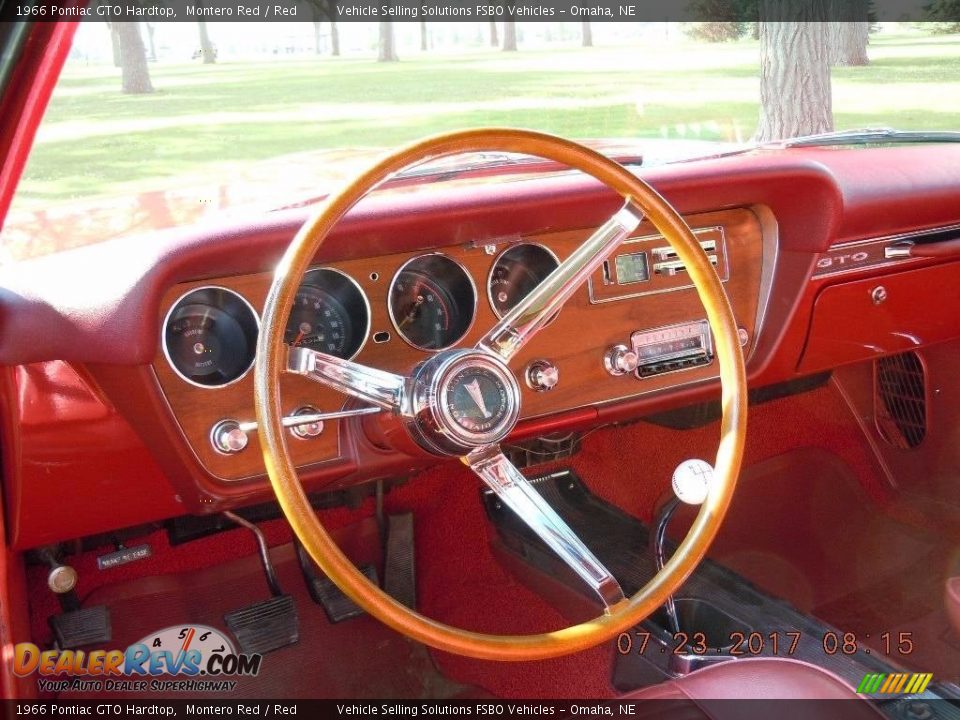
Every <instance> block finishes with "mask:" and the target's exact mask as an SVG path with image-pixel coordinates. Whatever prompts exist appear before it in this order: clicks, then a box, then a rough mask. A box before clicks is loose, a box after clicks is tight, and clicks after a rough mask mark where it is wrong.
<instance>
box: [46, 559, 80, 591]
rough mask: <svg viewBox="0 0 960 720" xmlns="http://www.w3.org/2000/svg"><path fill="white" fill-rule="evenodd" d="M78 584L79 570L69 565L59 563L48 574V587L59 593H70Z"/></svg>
mask: <svg viewBox="0 0 960 720" xmlns="http://www.w3.org/2000/svg"><path fill="white" fill-rule="evenodd" d="M76 586H77V571H76V570H74V569H73V568H72V567H70V566H69V565H57V566H56V567H54V568H53V569H52V570H50V574H49V575H47V587H49V588H50V589H51V590H52V591H53V592H55V593H57V594H58V595H62V594H63V593H68V592H70V591H71V590H73V589H74V588H75V587H76Z"/></svg>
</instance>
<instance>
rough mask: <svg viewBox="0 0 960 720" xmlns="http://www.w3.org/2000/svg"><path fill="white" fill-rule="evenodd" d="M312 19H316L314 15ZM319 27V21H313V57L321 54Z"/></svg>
mask: <svg viewBox="0 0 960 720" xmlns="http://www.w3.org/2000/svg"><path fill="white" fill-rule="evenodd" d="M314 17H316V15H314ZM320 27H321V25H320V21H319V20H314V21H313V53H314V55H322V54H323V48H322V46H321V44H320Z"/></svg>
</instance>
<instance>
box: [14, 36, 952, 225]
mask: <svg viewBox="0 0 960 720" xmlns="http://www.w3.org/2000/svg"><path fill="white" fill-rule="evenodd" d="M870 57H871V61H872V64H871V65H870V66H869V67H865V68H841V69H837V70H835V71H834V76H833V77H834V83H833V88H834V113H835V122H836V126H837V128H838V129H842V128H850V127H857V126H862V125H890V126H894V127H900V128H910V129H914V128H915V129H960V36H943V37H924V36H911V37H889V38H884V37H880V38H874V39H873V41H872V44H871V47H870ZM758 65H759V50H758V46H757V43H755V42H753V41H743V42H739V43H732V44H725V45H707V44H699V43H692V42H685V41H681V42H680V43H674V44H669V45H668V44H661V45H642V46H641V45H638V46H637V47H615V48H605V47H598V48H592V49H582V48H573V47H569V48H563V49H551V50H537V51H533V50H523V49H521V51H520V52H519V53H516V54H504V53H500V52H496V51H493V50H490V51H483V52H480V51H478V52H473V53H470V54H464V55H461V56H455V57H454V56H431V55H429V54H422V55H421V54H417V55H413V54H410V55H408V56H407V57H404V58H403V60H402V62H400V63H398V64H391V65H381V64H377V63H375V62H373V61H372V60H368V59H342V60H334V59H330V58H320V57H317V58H309V59H301V60H297V61H284V62H269V63H262V64H254V63H227V62H224V63H221V64H217V65H206V66H205V65H156V66H152V67H151V73H152V77H153V83H154V86H155V87H156V88H157V92H155V93H154V94H152V95H145V96H127V95H123V94H122V93H120V91H119V85H120V82H119V77H118V71H117V70H115V69H114V68H112V67H106V68H101V67H96V68H87V67H71V66H68V68H67V70H66V71H65V72H64V75H63V77H62V79H61V82H60V85H59V87H58V90H57V92H56V94H55V96H54V98H53V101H52V102H51V105H50V108H49V111H48V113H47V118H46V121H45V124H44V126H43V128H42V131H41V134H40V136H39V138H38V142H37V144H36V147H35V149H34V152H33V155H32V157H31V160H30V163H29V165H28V168H27V171H26V174H25V177H24V181H23V183H22V185H21V188H20V197H19V198H18V202H22V203H24V204H25V205H26V206H37V205H41V204H44V205H45V204H48V203H49V202H50V201H62V200H66V199H71V198H77V197H87V196H93V195H102V194H107V195H114V194H120V193H123V192H124V191H129V190H131V189H136V188H139V189H142V188H145V187H152V186H157V187H168V186H171V185H172V184H177V183H178V182H183V181H184V179H185V178H192V179H194V180H195V179H197V178H202V179H204V180H206V181H228V180H229V177H230V173H231V171H232V169H235V168H237V167H238V166H240V165H242V164H244V163H250V162H252V161H258V160H265V159H269V158H273V157H277V156H280V155H284V154H287V153H295V152H302V151H307V150H317V149H325V148H341V147H390V146H394V145H396V144H398V143H402V142H405V141H409V140H413V139H415V138H418V137H422V136H425V135H427V134H430V133H434V132H440V131H443V130H451V129H456V128H462V127H469V126H479V125H494V124H496V125H512V126H520V127H530V128H536V129H540V130H545V131H549V132H554V133H559V134H561V135H566V136H569V137H573V138H595V137H630V136H633V137H680V136H683V137H688V138H689V137H701V138H705V139H721V140H747V139H749V137H750V136H751V135H752V133H753V132H754V129H755V127H756V122H757V117H758V95H759V80H758ZM21 207H23V206H21Z"/></svg>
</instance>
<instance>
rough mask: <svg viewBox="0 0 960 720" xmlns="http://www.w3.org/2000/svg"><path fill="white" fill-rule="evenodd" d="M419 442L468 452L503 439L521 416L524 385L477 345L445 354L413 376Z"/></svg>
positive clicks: (451, 451) (444, 450) (433, 448)
mask: <svg viewBox="0 0 960 720" xmlns="http://www.w3.org/2000/svg"><path fill="white" fill-rule="evenodd" d="M413 403H414V420H413V423H412V425H413V427H412V428H411V430H412V432H413V435H414V437H415V439H416V440H417V442H419V443H420V445H422V446H423V447H424V448H426V449H427V450H430V451H431V452H438V453H441V454H445V455H466V454H467V453H469V452H470V451H471V450H475V449H476V448H478V447H484V446H486V445H491V444H493V443H497V442H499V441H500V440H502V439H503V438H505V437H506V436H507V435H508V434H509V433H510V431H511V430H512V429H513V427H514V425H516V423H517V418H518V417H519V415H520V386H519V385H518V383H517V380H516V378H515V377H514V376H513V373H512V372H511V371H510V368H508V367H507V366H506V365H505V364H504V363H503V362H502V361H501V360H499V359H498V358H496V357H495V356H493V355H490V354H488V353H485V352H481V351H477V350H454V351H450V352H447V353H441V354H439V355H437V356H436V357H434V358H431V359H430V360H429V361H427V362H426V363H424V365H423V366H422V367H421V368H420V370H419V372H418V373H417V374H416V376H415V378H414V390H413Z"/></svg>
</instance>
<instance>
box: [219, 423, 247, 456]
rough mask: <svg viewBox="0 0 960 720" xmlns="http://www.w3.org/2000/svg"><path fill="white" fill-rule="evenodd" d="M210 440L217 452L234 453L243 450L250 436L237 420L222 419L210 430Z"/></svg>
mask: <svg viewBox="0 0 960 720" xmlns="http://www.w3.org/2000/svg"><path fill="white" fill-rule="evenodd" d="M210 442H211V443H213V447H214V449H215V450H216V451H217V452H222V453H225V454H227V455H232V454H233V453H238V452H240V451H241V450H243V449H244V448H245V447H246V446H247V443H248V442H249V438H248V437H247V433H246V431H245V430H244V429H243V428H241V427H240V423H238V422H237V421H236V420H221V421H220V422H218V423H217V424H216V425H214V426H213V430H211V431H210Z"/></svg>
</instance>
